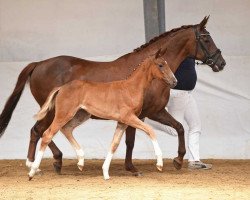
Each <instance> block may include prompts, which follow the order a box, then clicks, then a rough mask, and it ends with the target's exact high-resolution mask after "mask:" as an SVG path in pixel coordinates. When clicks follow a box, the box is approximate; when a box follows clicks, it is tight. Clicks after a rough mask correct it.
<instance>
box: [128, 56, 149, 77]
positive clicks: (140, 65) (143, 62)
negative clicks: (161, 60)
mask: <svg viewBox="0 0 250 200" xmlns="http://www.w3.org/2000/svg"><path fill="white" fill-rule="evenodd" d="M153 56H154V55H150V56H148V57H146V58H145V59H143V60H142V61H141V62H140V63H139V64H138V65H136V66H135V68H134V69H133V71H132V73H130V74H129V75H128V76H127V77H126V78H125V79H123V80H127V79H128V78H130V77H131V76H132V75H133V74H134V73H135V71H137V70H138V69H139V68H140V67H142V65H145V62H146V61H149V60H150V61H153V59H154V58H153Z"/></svg>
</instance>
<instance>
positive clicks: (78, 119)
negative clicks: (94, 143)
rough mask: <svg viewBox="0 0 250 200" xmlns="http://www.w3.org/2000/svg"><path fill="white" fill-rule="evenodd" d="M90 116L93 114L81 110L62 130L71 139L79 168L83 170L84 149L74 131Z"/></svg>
mask: <svg viewBox="0 0 250 200" xmlns="http://www.w3.org/2000/svg"><path fill="white" fill-rule="evenodd" d="M90 116H91V115H90V114H89V113H88V112H86V111H85V110H79V111H78V112H77V113H76V115H75V116H74V118H73V119H72V120H70V121H69V122H68V123H67V124H66V125H65V126H63V128H62V129H61V132H62V133H63V134H64V135H65V137H66V138H67V139H68V140H69V142H70V144H71V145H72V147H73V148H74V149H75V152H76V155H77V159H78V163H77V166H78V168H79V170H81V171H82V170H83V166H84V151H83V149H82V147H81V146H80V145H79V144H78V142H77V141H76V139H75V138H74V136H73V135H72V132H73V130H74V129H75V128H76V127H77V126H79V125H80V124H82V123H83V122H85V121H87V120H88V119H89V118H90Z"/></svg>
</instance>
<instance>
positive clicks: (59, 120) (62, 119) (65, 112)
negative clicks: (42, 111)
mask: <svg viewBox="0 0 250 200" xmlns="http://www.w3.org/2000/svg"><path fill="white" fill-rule="evenodd" d="M63 103H64V102H63ZM63 103H58V104H57V105H56V106H57V107H58V112H56V115H55V117H54V120H53V122H52V124H51V125H50V127H49V128H48V129H47V130H46V131H45V132H44V133H43V137H42V142H41V145H40V149H39V151H38V154H37V156H36V159H35V161H34V162H33V164H32V166H31V170H30V172H29V180H31V179H32V178H33V176H34V175H35V172H36V171H37V169H38V167H39V166H40V163H41V161H42V157H43V154H44V151H45V149H46V147H47V146H48V144H49V143H50V142H51V140H52V138H53V137H54V135H55V134H56V133H57V132H58V131H59V130H60V129H61V128H62V127H63V126H64V125H65V124H66V123H67V122H69V121H70V120H71V119H72V118H73V117H74V115H75V113H76V112H77V110H78V108H77V107H75V105H74V104H72V105H70V106H69V107H67V109H65V106H64V104H63ZM62 108H64V109H62ZM70 108H71V110H70Z"/></svg>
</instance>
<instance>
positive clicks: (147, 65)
mask: <svg viewBox="0 0 250 200" xmlns="http://www.w3.org/2000/svg"><path fill="white" fill-rule="evenodd" d="M153 65H154V64H153V60H152V58H147V59H145V60H144V61H143V62H142V63H141V64H139V65H138V67H137V68H135V69H134V72H133V73H132V74H131V75H130V76H129V77H128V78H127V80H126V81H127V83H128V84H129V86H132V87H135V88H136V89H137V90H138V91H139V90H144V89H145V88H147V87H148V86H149V85H150V83H151V81H152V80H153V78H154V77H153V73H152V71H153V70H152V68H153V67H154V66H153Z"/></svg>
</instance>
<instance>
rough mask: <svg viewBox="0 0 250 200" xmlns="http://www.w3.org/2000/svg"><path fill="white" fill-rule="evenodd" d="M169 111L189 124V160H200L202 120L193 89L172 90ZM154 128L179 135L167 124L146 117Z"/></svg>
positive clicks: (177, 118) (182, 121)
mask: <svg viewBox="0 0 250 200" xmlns="http://www.w3.org/2000/svg"><path fill="white" fill-rule="evenodd" d="M167 110H168V112H169V113H170V114H171V115H172V116H173V117H174V118H175V119H176V120H177V121H179V122H180V123H182V124H183V123H184V121H185V122H186V123H187V125H188V137H187V143H188V148H187V152H188V156H189V161H199V160H200V155H199V138H200V134H201V120H200V116H199V111H198V107H197V104H196V101H195V99H194V98H193V96H192V92H191V91H183V90H171V91H170V99H169V102H168V105H167ZM145 122H146V123H149V124H150V125H152V126H153V127H154V128H156V129H158V130H161V131H164V132H167V133H169V134H170V135H175V136H176V135H177V132H176V131H175V130H174V129H173V128H171V127H169V126H166V125H163V124H160V123H158V122H154V121H152V120H150V119H146V121H145Z"/></svg>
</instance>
